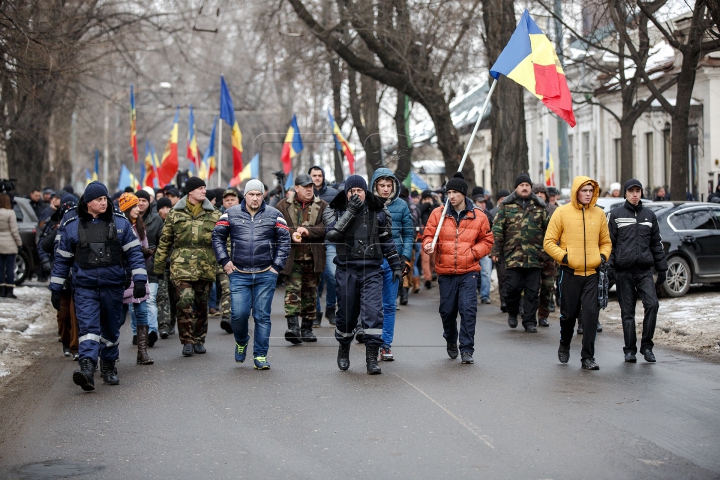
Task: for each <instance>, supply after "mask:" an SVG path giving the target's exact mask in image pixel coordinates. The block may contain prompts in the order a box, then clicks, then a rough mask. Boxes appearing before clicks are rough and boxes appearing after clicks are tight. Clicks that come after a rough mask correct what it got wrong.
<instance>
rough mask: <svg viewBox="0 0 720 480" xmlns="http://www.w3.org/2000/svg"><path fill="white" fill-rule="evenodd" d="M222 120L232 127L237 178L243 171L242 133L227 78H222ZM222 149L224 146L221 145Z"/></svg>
mask: <svg viewBox="0 0 720 480" xmlns="http://www.w3.org/2000/svg"><path fill="white" fill-rule="evenodd" d="M220 118H221V119H223V120H225V122H226V123H227V124H228V125H230V127H232V134H231V137H232V153H233V174H232V176H233V177H235V176H237V175H238V174H239V173H240V172H241V171H242V169H243V161H242V152H243V148H242V133H240V126H239V125H238V123H237V120H235V107H234V106H233V102H232V99H231V98H230V91H229V90H228V87H227V84H226V83H225V77H222V76H221V77H220ZM220 148H222V145H220Z"/></svg>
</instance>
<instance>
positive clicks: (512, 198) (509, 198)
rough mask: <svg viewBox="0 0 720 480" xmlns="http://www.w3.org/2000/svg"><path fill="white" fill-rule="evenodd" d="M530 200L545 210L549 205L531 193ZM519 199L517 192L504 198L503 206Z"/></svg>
mask: <svg viewBox="0 0 720 480" xmlns="http://www.w3.org/2000/svg"><path fill="white" fill-rule="evenodd" d="M579 189H580V187H578V190H579ZM528 198H529V199H530V200H532V201H534V202H535V203H537V204H538V205H540V207H542V208H545V207H546V206H547V204H546V203H545V202H544V201H543V200H542V198H540V197H538V196H537V195H535V194H534V193H530V196H529V197H528ZM517 199H518V196H517V192H512V193H511V194H510V195H508V196H507V197H505V198H503V201H502V204H503V205H509V204H511V203H513V202H515V200H517ZM576 199H577V197H576ZM596 200H597V198H596Z"/></svg>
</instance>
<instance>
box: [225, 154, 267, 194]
mask: <svg viewBox="0 0 720 480" xmlns="http://www.w3.org/2000/svg"><path fill="white" fill-rule="evenodd" d="M259 174H260V154H259V153H256V154H255V156H254V157H253V158H252V160H250V163H248V164H247V165H245V167H243V169H242V171H241V172H240V174H239V175H237V176H235V177H233V178H232V179H231V180H230V184H229V185H230V186H231V187H237V186H238V185H240V184H241V183H242V182H244V181H245V180H250V179H251V178H258V175H259Z"/></svg>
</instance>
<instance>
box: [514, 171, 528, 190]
mask: <svg viewBox="0 0 720 480" xmlns="http://www.w3.org/2000/svg"><path fill="white" fill-rule="evenodd" d="M521 183H529V184H530V186H532V180H530V175H528V174H527V173H521V174H520V175H518V177H517V178H516V179H515V186H514V187H513V188H517V187H518V185H520V184H521Z"/></svg>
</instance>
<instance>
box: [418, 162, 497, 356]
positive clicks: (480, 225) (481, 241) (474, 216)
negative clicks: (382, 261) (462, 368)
mask: <svg viewBox="0 0 720 480" xmlns="http://www.w3.org/2000/svg"><path fill="white" fill-rule="evenodd" d="M445 188H446V189H447V194H448V197H449V199H450V208H448V211H447V213H446V216H445V221H444V222H443V224H442V227H441V229H440V235H439V237H438V241H437V244H436V245H435V248H433V245H432V242H433V237H435V232H436V231H437V228H438V224H439V223H440V216H441V215H442V211H443V207H437V208H436V209H435V210H433V212H432V213H431V214H430V218H429V219H428V222H427V225H426V226H425V230H424V231H423V242H422V243H423V251H424V252H425V253H427V254H431V253H435V271H437V274H438V285H439V286H440V317H441V318H442V323H443V337H445V340H446V341H447V353H448V355H449V356H450V358H452V359H455V358H457V356H458V345H457V342H458V326H457V316H458V313H459V314H460V332H459V340H460V354H461V357H462V363H473V357H472V356H473V353H474V352H475V349H474V347H475V319H476V315H477V279H478V275H479V274H480V264H479V261H480V259H481V258H483V257H484V256H486V255H487V254H488V253H490V249H491V248H492V245H493V235H492V232H491V231H490V222H489V221H488V217H487V215H485V214H484V213H483V212H482V211H481V210H478V209H476V208H475V206H474V204H473V202H472V200H470V199H469V198H467V197H466V195H467V191H468V185H467V182H465V177H464V176H463V174H462V173H460V172H458V173H456V174H455V175H453V178H451V179H450V180H449V181H448V182H447V184H446V186H445Z"/></svg>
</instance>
